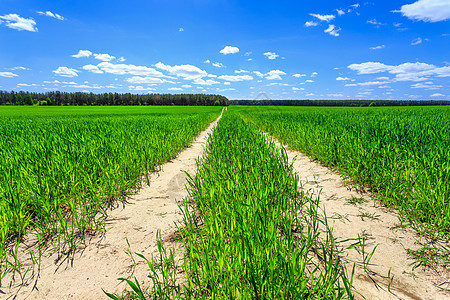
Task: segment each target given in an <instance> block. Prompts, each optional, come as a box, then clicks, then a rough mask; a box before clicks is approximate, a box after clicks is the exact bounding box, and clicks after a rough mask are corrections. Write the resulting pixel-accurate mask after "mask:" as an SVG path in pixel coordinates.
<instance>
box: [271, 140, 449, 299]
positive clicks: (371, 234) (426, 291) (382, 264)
mask: <svg viewBox="0 0 450 300" xmlns="http://www.w3.org/2000/svg"><path fill="white" fill-rule="evenodd" d="M278 145H279V144H278ZM285 148H287V147H285ZM287 153H288V155H289V158H290V160H291V162H292V161H294V164H293V166H294V171H295V172H296V173H297V174H298V175H299V177H300V180H301V181H302V184H303V189H305V190H308V191H309V193H311V194H313V195H315V196H317V195H319V194H320V203H321V207H322V208H323V210H324V211H325V213H326V215H327V216H328V218H329V220H328V222H329V224H330V226H331V227H333V234H334V237H335V238H338V239H339V240H341V241H343V240H345V239H348V238H357V237H358V234H360V235H361V234H362V233H365V234H366V236H367V237H368V238H369V239H368V241H367V243H369V246H367V249H366V252H368V253H370V252H371V251H372V249H373V247H374V246H375V245H377V248H376V250H375V253H374V255H373V257H372V259H371V260H370V265H369V266H368V268H367V269H366V271H365V270H364V269H363V268H362V264H361V262H362V261H363V259H362V255H361V254H359V253H358V252H357V251H356V250H355V249H347V250H344V252H343V255H342V257H343V259H344V261H346V262H347V264H346V265H347V268H348V269H349V270H351V268H352V267H353V264H354V263H356V266H357V267H356V272H355V276H354V287H355V290H356V292H357V293H359V294H356V298H357V299H364V298H365V299H450V292H445V291H444V290H443V289H440V288H438V287H436V286H435V285H439V286H440V287H442V288H445V289H450V272H448V270H447V271H446V270H444V269H430V268H429V269H427V270H424V269H423V268H422V267H419V268H416V269H415V270H413V268H412V266H411V263H413V262H414V260H412V259H410V258H409V257H408V255H407V252H406V250H405V249H418V248H419V245H418V243H417V241H421V242H422V243H424V242H426V239H424V238H422V239H420V237H419V235H418V234H417V232H416V231H414V230H412V229H409V228H402V229H398V228H397V229H396V225H398V224H399V219H398V215H397V214H396V212H395V211H393V210H388V209H386V208H385V207H383V206H382V205H381V204H380V203H379V202H378V201H376V200H375V199H373V198H372V197H371V195H370V194H368V193H364V194H360V193H358V192H357V191H355V190H354V189H352V188H351V187H350V186H349V185H347V184H346V183H345V181H344V180H343V179H342V177H341V176H340V175H339V174H338V173H336V172H334V171H331V170H329V169H328V168H326V167H323V166H321V165H320V164H319V163H317V162H314V161H312V160H311V159H309V158H308V157H307V156H305V155H303V154H302V153H300V152H297V151H292V150H287ZM294 158H295V159H294ZM352 197H357V198H364V199H365V200H366V201H367V202H366V203H363V204H356V205H353V204H350V203H349V199H351V198H352ZM354 242H355V241H348V242H343V243H341V245H340V246H341V247H342V248H343V249H345V248H346V247H348V246H350V245H351V244H352V243H354ZM449 246H450V245H448V244H447V245H446V247H447V249H449ZM389 270H391V271H390V275H391V276H392V275H394V279H393V281H392V283H391V285H390V292H389V291H388V282H389V280H388V273H389Z"/></svg>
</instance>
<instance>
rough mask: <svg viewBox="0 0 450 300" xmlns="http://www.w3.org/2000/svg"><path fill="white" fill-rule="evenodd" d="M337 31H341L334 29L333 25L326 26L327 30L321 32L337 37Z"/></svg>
mask: <svg viewBox="0 0 450 300" xmlns="http://www.w3.org/2000/svg"><path fill="white" fill-rule="evenodd" d="M339 31H341V28H336V26H335V25H333V24H330V25H329V26H328V28H327V29H325V30H324V31H323V32H326V33H328V34H330V35H332V36H339Z"/></svg>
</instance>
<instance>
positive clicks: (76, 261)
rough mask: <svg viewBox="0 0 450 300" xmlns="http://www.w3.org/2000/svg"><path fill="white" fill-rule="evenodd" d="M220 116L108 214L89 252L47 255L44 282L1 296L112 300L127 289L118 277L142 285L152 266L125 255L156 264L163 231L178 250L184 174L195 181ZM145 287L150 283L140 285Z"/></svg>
mask: <svg viewBox="0 0 450 300" xmlns="http://www.w3.org/2000/svg"><path fill="white" fill-rule="evenodd" d="M221 116H222V115H220V116H219V117H218V118H217V120H215V121H214V122H212V123H211V124H210V125H209V127H208V128H207V129H206V130H205V131H203V132H202V133H200V135H199V136H197V137H196V138H195V139H194V141H193V142H192V145H191V146H190V147H188V148H186V149H184V150H182V151H181V152H180V153H179V155H178V156H177V158H175V159H173V160H171V161H169V162H167V163H165V164H163V165H162V167H161V170H160V171H159V172H157V173H154V174H152V175H151V179H150V185H149V186H144V187H143V188H142V189H141V190H140V191H139V192H138V193H137V194H135V195H133V196H131V197H130V199H129V200H128V204H126V205H124V206H123V207H120V208H119V209H115V210H112V211H110V212H109V213H108V217H107V219H106V226H105V227H106V228H105V229H106V230H105V234H104V235H102V236H101V237H98V236H96V237H94V238H92V239H91V241H89V242H88V243H87V246H86V247H85V248H84V249H79V250H78V251H76V252H75V253H74V254H73V255H72V256H71V257H70V258H68V259H67V258H66V259H63V260H62V261H59V262H57V260H58V255H57V254H51V253H49V252H47V253H44V254H43V257H42V260H41V265H40V272H39V274H38V275H39V278H37V274H35V275H34V278H28V280H27V285H24V286H22V287H21V288H20V289H19V288H12V289H7V290H4V289H3V288H2V290H3V291H4V292H6V293H7V295H6V296H5V295H3V296H2V295H1V294H0V296H1V297H8V298H13V297H14V296H17V299H109V298H108V297H106V295H105V294H104V293H103V292H102V289H104V290H105V291H107V292H110V293H112V292H119V293H120V292H121V291H122V290H123V289H125V288H126V287H127V286H126V284H125V283H120V281H118V280H117V278H119V277H125V278H131V279H132V277H134V276H136V278H138V279H139V280H140V282H141V283H142V280H145V279H146V276H147V275H148V267H147V265H146V264H144V263H138V264H137V265H135V266H134V267H132V266H133V265H134V264H133V261H132V259H131V258H130V256H129V255H127V253H126V252H127V251H130V252H131V253H134V252H137V253H141V254H143V255H144V256H145V257H147V258H148V259H151V257H152V255H153V254H155V255H156V254H157V253H158V252H157V246H156V245H157V239H156V233H157V231H158V230H160V232H161V238H162V239H163V240H164V241H165V243H164V244H165V246H166V248H171V247H174V246H175V243H174V242H173V240H172V241H169V240H170V237H171V236H172V235H173V234H174V233H175V232H176V225H175V223H179V222H180V221H181V220H182V213H181V211H180V209H179V207H178V204H177V203H181V200H182V199H183V198H184V197H186V196H187V191H186V187H185V185H186V183H187V181H186V175H185V173H184V171H186V172H188V173H189V174H190V175H192V176H193V175H194V174H195V172H196V168H197V166H196V159H197V158H199V157H200V156H201V155H202V154H203V151H204V148H205V145H206V141H207V139H208V137H209V135H210V134H211V133H212V131H213V129H214V127H215V126H216V124H217V122H218V121H219V119H220V118H221ZM127 240H128V242H129V244H130V247H129V246H128V244H127ZM135 258H136V259H137V260H138V261H139V260H140V259H138V258H137V257H136V256H135ZM133 272H134V273H133ZM9 279H11V278H9ZM5 282H7V280H6V281H5ZM17 283H19V282H18V280H17V279H16V281H15V284H17ZM146 284H147V285H148V281H147V282H146V281H144V284H142V285H141V286H145V285H146Z"/></svg>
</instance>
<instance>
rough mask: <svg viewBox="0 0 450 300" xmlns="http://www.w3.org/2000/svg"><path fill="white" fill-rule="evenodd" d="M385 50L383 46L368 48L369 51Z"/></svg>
mask: <svg viewBox="0 0 450 300" xmlns="http://www.w3.org/2000/svg"><path fill="white" fill-rule="evenodd" d="M384 48H386V46H385V45H380V46H375V47H369V49H370V50H380V49H384Z"/></svg>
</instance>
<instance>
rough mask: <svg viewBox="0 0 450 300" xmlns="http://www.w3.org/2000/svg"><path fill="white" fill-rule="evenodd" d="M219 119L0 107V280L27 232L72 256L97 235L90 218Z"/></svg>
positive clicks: (187, 111)
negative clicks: (83, 239)
mask: <svg viewBox="0 0 450 300" xmlns="http://www.w3.org/2000/svg"><path fill="white" fill-rule="evenodd" d="M220 111H221V108H218V107H136V106H134V107H107V108H106V107H48V108H45V107H0V268H1V270H0V271H1V272H0V273H2V274H4V273H5V272H7V271H8V270H9V269H10V268H14V266H15V265H16V264H17V262H14V261H13V262H11V261H9V260H10V259H11V255H12V256H13V257H14V251H13V250H11V249H14V248H16V247H14V246H13V245H14V244H15V245H16V246H17V243H18V242H19V241H20V239H21V238H22V237H23V236H24V234H25V233H26V232H28V231H31V232H32V233H33V234H35V235H36V237H37V239H38V240H39V241H44V240H47V239H51V240H54V238H55V237H57V239H56V241H57V242H59V241H63V242H64V243H65V244H66V245H68V246H69V249H71V248H73V247H74V246H75V244H76V242H77V237H80V236H83V234H84V233H85V232H86V231H89V230H93V229H98V228H99V227H101V225H102V224H101V222H100V223H99V218H98V216H99V215H102V214H104V213H105V211H106V208H107V207H108V206H109V205H111V204H112V201H113V200H116V199H120V198H123V197H124V196H125V195H127V194H128V193H130V192H132V191H133V190H135V189H136V188H138V187H139V186H140V185H141V183H142V178H143V177H146V176H147V175H148V173H149V172H151V171H154V170H155V167H156V166H157V165H159V164H161V163H163V162H165V161H167V160H169V159H171V158H173V157H175V156H176V154H177V153H178V151H179V150H180V149H182V148H184V147H186V146H188V145H189V143H190V141H191V140H192V139H193V137H194V136H195V135H197V134H198V133H199V132H200V131H202V130H203V129H205V128H206V126H207V125H209V123H210V122H211V121H212V120H214V119H216V118H217V117H218V115H219V113H220ZM8 252H9V253H8ZM0 278H1V277H0Z"/></svg>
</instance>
